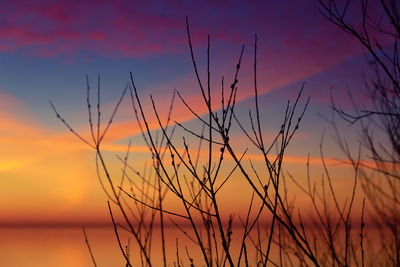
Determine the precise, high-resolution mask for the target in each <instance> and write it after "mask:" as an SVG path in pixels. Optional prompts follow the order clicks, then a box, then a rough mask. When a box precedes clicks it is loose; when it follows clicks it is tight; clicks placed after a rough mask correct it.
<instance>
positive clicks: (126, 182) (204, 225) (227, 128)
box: [50, 3, 397, 266]
mask: <svg viewBox="0 0 400 267" xmlns="http://www.w3.org/2000/svg"><path fill="white" fill-rule="evenodd" d="M322 4H323V3H322ZM323 7H326V8H327V10H330V9H329V8H330V6H329V5H325V6H324V5H323ZM333 10H335V9H333ZM186 26H187V37H188V45H189V50H190V56H191V60H192V64H193V68H194V73H195V78H196V80H197V83H198V87H199V92H200V94H201V101H202V104H203V105H204V106H205V108H206V113H205V114H201V113H198V112H196V111H195V109H194V108H193V107H191V106H190V105H189V104H188V102H187V101H186V100H185V97H184V96H183V95H182V94H181V93H180V92H179V91H175V92H174V94H173V96H172V101H171V105H170V109H169V113H168V115H167V118H166V120H163V116H161V115H160V112H159V110H158V108H157V105H156V101H155V99H154V98H153V96H150V101H151V107H152V111H153V114H152V115H151V114H148V113H146V112H145V110H144V104H143V101H142V98H141V97H140V96H139V92H138V89H137V87H136V84H135V80H134V77H133V74H132V73H131V74H130V78H131V80H130V84H128V85H127V87H126V88H125V90H124V91H123V93H122V95H121V97H120V99H119V101H118V102H117V104H116V106H115V109H114V110H113V112H112V114H111V117H110V119H109V120H108V123H107V124H106V125H105V127H103V126H102V125H101V110H100V106H101V105H100V86H98V89H97V105H96V110H97V116H93V114H92V112H93V108H92V106H91V98H90V87H89V83H88V85H87V110H88V121H89V127H90V133H91V140H88V139H86V138H84V137H82V136H81V135H80V134H79V133H77V132H76V131H75V130H74V129H73V128H72V127H71V126H70V125H69V124H68V123H67V122H66V121H65V120H64V119H63V118H62V117H61V116H60V115H59V112H58V111H57V110H56V108H55V106H54V105H53V104H52V103H50V104H51V106H52V108H53V109H54V111H55V113H56V115H57V117H58V118H59V119H60V120H61V121H62V123H64V125H65V126H66V127H67V128H68V129H69V130H70V131H71V132H72V133H73V134H75V135H76V136H77V137H78V138H79V139H80V140H81V141H83V142H84V143H86V144H87V145H88V146H90V147H91V148H92V149H93V150H94V151H95V153H96V167H97V175H98V178H99V181H100V184H101V186H102V188H103V190H104V192H105V193H106V194H107V196H108V198H109V201H108V208H109V213H110V216H111V220H112V224H113V226H114V227H113V228H114V232H115V236H116V238H117V242H118V245H119V247H120V250H121V253H122V255H123V257H124V259H125V261H126V265H127V266H134V265H137V264H141V265H142V266H156V265H157V264H160V263H154V262H153V259H152V237H153V233H154V232H155V231H154V228H155V223H156V222H158V223H159V225H160V229H161V243H162V264H163V265H164V266H167V265H168V264H171V262H174V264H175V265H177V266H184V265H190V266H195V265H197V264H200V265H202V266H204V265H206V266H225V265H229V266H243V265H244V266H252V265H255V266H267V265H269V264H272V265H274V266H308V265H314V266H325V265H331V266H350V265H361V266H364V264H365V262H366V258H367V257H366V256H365V254H366V253H365V248H366V243H365V238H364V234H365V227H364V202H363V208H362V212H361V220H360V223H359V224H360V228H359V229H357V230H356V232H357V234H359V236H358V237H357V236H356V237H354V230H353V229H354V223H353V221H352V218H353V215H354V211H353V204H354V201H355V194H356V189H357V181H358V180H359V177H360V176H362V175H364V172H362V170H361V168H360V167H361V165H362V161H361V160H360V153H359V154H358V157H356V158H352V157H350V155H351V154H350V152H349V150H348V148H347V146H346V145H345V144H344V145H343V150H344V151H345V152H346V153H347V155H349V157H350V161H349V162H350V163H351V164H352V166H353V167H354V176H353V178H354V183H353V187H352V191H351V195H350V196H349V199H348V200H346V201H342V200H340V199H338V197H337V195H336V192H335V190H334V181H333V178H332V176H331V174H330V172H329V170H328V168H327V166H326V164H325V161H324V157H323V153H322V141H321V160H322V162H323V166H324V171H325V173H324V177H325V178H323V179H322V180H321V182H320V183H317V182H314V181H313V180H312V177H311V176H312V175H311V174H310V169H309V164H308V165H307V172H308V175H307V177H306V183H305V185H304V184H303V183H302V182H301V181H300V179H299V177H296V176H292V175H291V174H288V175H287V176H286V175H284V172H283V167H284V159H285V155H286V154H285V153H286V149H287V147H288V145H289V144H290V142H291V141H292V139H293V136H294V135H295V133H296V132H297V130H298V129H299V125H300V122H301V120H302V118H303V116H304V114H305V111H306V108H307V105H308V102H309V99H307V100H306V101H305V103H304V105H303V107H302V108H299V106H300V105H301V104H300V103H301V95H302V92H303V87H304V85H303V86H302V87H301V89H300V91H299V94H298V96H297V98H296V99H295V100H294V101H293V102H290V101H288V102H287V104H286V107H285V110H284V112H283V119H282V123H281V127H280V128H279V129H277V131H276V135H275V137H274V138H273V139H272V140H268V141H269V142H267V139H266V138H265V135H264V134H263V131H262V124H263V123H265V122H266V118H263V119H261V118H262V117H263V115H262V114H260V112H261V111H260V103H259V96H258V84H257V36H255V41H254V69H253V71H254V79H253V82H254V84H253V86H254V106H253V107H252V109H251V110H249V112H248V120H247V122H244V121H242V120H241V119H240V118H241V116H240V114H238V113H237V111H236V101H237V98H236V97H237V92H238V90H240V88H239V81H238V73H239V71H240V68H241V62H242V56H243V51H244V47H242V49H241V52H240V56H239V59H238V62H237V64H236V66H235V68H234V75H233V79H232V81H231V83H230V87H229V88H228V89H227V88H225V79H224V77H222V78H221V88H220V89H219V92H220V96H221V97H220V99H216V98H217V97H218V95H217V94H216V93H215V92H216V89H215V88H212V87H211V78H210V37H208V40H207V41H208V43H207V69H206V73H207V78H206V80H202V79H201V78H200V74H199V69H198V66H197V61H196V58H195V54H194V51H193V45H192V40H191V36H190V31H189V23H188V20H186ZM98 83H99V84H100V81H98ZM126 95H127V97H128V98H129V100H130V104H131V106H132V113H133V116H134V117H135V119H136V120H137V122H138V127H139V128H140V130H141V133H142V137H143V139H144V141H145V143H146V145H147V147H148V149H149V152H150V153H151V167H150V169H151V171H148V170H147V168H144V170H143V171H142V172H139V171H137V170H136V169H135V168H134V167H133V164H132V162H131V161H129V154H130V145H128V148H127V153H126V155H125V156H124V157H123V158H121V157H118V159H119V160H120V162H121V164H122V176H121V178H120V179H118V180H116V179H115V177H112V175H111V171H110V170H109V165H108V164H107V162H106V159H105V156H104V152H103V150H102V142H103V140H104V136H105V135H106V133H107V131H108V129H109V128H110V125H111V124H112V122H113V119H114V117H115V114H116V112H117V110H118V108H119V106H120V104H121V101H122V99H123V98H124V97H125V96H126ZM175 98H178V99H179V100H180V101H181V103H182V104H183V105H184V106H185V107H186V108H187V110H188V112H191V113H192V115H193V117H194V118H195V120H196V121H197V123H198V125H200V126H201V130H195V129H191V128H189V127H187V126H185V125H183V124H182V123H180V122H176V121H174V122H173V120H172V118H171V111H172V110H173V107H174V103H175V101H176V100H175ZM337 110H339V109H338V108H337ZM340 114H342V115H343V116H346V113H344V112H341V113H340ZM376 115H382V114H379V113H378V114H376ZM150 116H152V117H151V118H153V119H154V120H155V121H156V123H157V125H158V129H156V130H154V129H153V128H151V127H150V125H149V122H150V121H151V118H150ZM94 117H96V118H97V121H94V119H93V118H94ZM172 122H173V123H172ZM234 128H237V129H238V130H239V131H241V132H242V133H243V136H244V137H245V138H244V139H247V140H248V143H249V147H248V148H243V147H241V146H238V145H237V144H235V142H233V141H232V138H230V137H231V136H232V132H233V129H234ZM177 131H181V132H183V133H182V134H179V135H178V136H177V134H176V132H177ZM249 149H251V150H252V151H256V153H257V156H259V157H260V158H261V159H262V164H255V163H254V162H253V161H252V160H251V157H250V156H249V155H248V150H249ZM233 175H235V176H236V177H237V178H238V179H242V181H243V182H244V183H245V184H246V185H247V186H248V188H250V191H248V195H246V198H247V199H248V200H249V206H248V208H247V211H246V214H245V215H243V214H234V213H232V211H230V210H226V209H224V208H223V207H222V206H221V195H222V192H224V190H225V189H226V185H227V184H229V183H230V182H231V178H232V176H233ZM287 177H289V179H288V178H287ZM363 177H364V176H363ZM364 180H367V179H364ZM104 181H105V182H104ZM138 181H139V183H138ZM396 181H397V180H396ZM290 182H293V183H294V184H296V185H297V186H298V187H299V188H300V189H301V190H302V191H303V193H304V194H305V195H306V196H307V197H308V199H309V201H310V202H309V203H310V206H309V207H310V209H308V210H306V211H304V210H302V209H301V207H300V206H299V205H296V202H295V201H294V200H293V195H291V194H290V192H289V186H288V183H290ZM366 184H367V183H366ZM243 193H246V192H245V191H244V192H243ZM167 198H168V199H171V200H173V201H174V203H175V206H174V209H173V210H170V207H169V206H168V205H166V199H167ZM115 208H117V210H119V213H120V215H121V217H117V216H115V214H114V212H115ZM113 210H114V211H113ZM386 210H387V209H383V211H386ZM385 214H386V213H385ZM167 221H168V222H169V223H171V225H174V226H175V227H176V228H177V229H178V230H180V231H181V232H182V233H183V234H184V236H185V237H186V238H187V239H188V240H189V241H191V242H193V244H194V246H195V247H197V248H198V249H199V251H200V252H201V257H202V258H201V259H194V258H193V256H192V255H191V251H189V250H188V249H187V247H185V253H182V250H181V249H180V248H179V241H178V239H176V255H168V254H167V250H166V245H165V240H166V238H167V236H168V229H167V228H166V227H165V226H166V224H167ZM234 225H240V227H234ZM187 226H189V228H187ZM188 229H189V230H188ZM121 230H124V231H126V232H128V233H129V234H130V235H132V236H133V240H134V241H135V244H136V246H137V247H138V251H139V255H140V257H132V256H131V255H132V254H130V250H129V245H128V248H126V247H124V245H123V242H122V240H121V238H120V231H121ZM234 231H235V234H236V235H238V236H240V239H239V242H240V249H239V250H235V249H233V247H232V243H233V233H234ZM85 237H86V233H85ZM169 238H170V237H169ZM86 242H87V244H88V248H89V252H90V254H91V256H92V259H93V262H94V264H95V261H94V257H93V254H92V250H91V248H90V246H89V242H88V241H87V238H86ZM392 244H394V243H392ZM387 248H388V249H392V248H391V247H387ZM251 251H253V252H255V253H254V254H255V257H254V255H252V252H251ZM185 255H186V257H187V261H186V263H187V264H185V263H184V260H183V258H184V257H185ZM390 255H392V254H390ZM200 260H201V263H199V262H197V261H200Z"/></svg>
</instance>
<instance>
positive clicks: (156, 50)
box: [0, 0, 368, 224]
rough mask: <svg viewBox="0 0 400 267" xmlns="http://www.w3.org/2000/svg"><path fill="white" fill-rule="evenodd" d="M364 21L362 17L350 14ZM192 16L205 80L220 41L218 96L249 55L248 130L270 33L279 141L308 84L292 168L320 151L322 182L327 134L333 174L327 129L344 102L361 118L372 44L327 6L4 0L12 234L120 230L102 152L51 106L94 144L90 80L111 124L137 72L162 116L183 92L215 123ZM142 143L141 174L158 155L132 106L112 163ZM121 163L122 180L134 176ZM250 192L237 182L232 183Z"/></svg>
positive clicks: (2, 178) (2, 74)
mask: <svg viewBox="0 0 400 267" xmlns="http://www.w3.org/2000/svg"><path fill="white" fill-rule="evenodd" d="M352 10H358V6H357V5H355V6H350V11H352ZM185 16H188V18H189V22H190V29H191V35H192V41H193V46H194V50H195V54H196V59H197V60H198V64H199V67H200V74H201V76H202V77H203V78H206V68H205V66H206V65H205V63H206V49H207V34H210V38H211V54H210V59H211V62H210V65H211V80H212V86H213V90H214V91H213V92H214V93H215V94H216V95H218V96H219V88H220V83H221V77H222V75H224V77H225V79H226V81H227V82H226V84H227V85H229V84H230V83H231V82H232V80H233V74H234V71H235V65H236V62H237V60H238V57H239V55H240V50H241V45H242V44H244V46H245V50H244V57H243V64H242V66H241V70H240V73H239V76H238V80H239V85H238V103H237V105H238V111H239V112H241V113H242V114H244V115H243V119H244V120H246V118H247V117H246V114H247V110H248V109H249V108H250V107H252V106H253V101H254V100H253V98H252V97H253V90H254V89H253V69H252V68H253V58H254V35H255V34H257V35H258V52H257V53H258V54H257V60H258V78H259V79H258V85H259V92H260V103H261V105H262V107H261V111H262V114H263V115H262V123H263V132H264V134H265V138H266V139H268V140H270V139H271V138H272V137H273V135H274V134H275V133H276V131H277V129H279V126H280V123H281V122H282V118H283V114H284V110H285V105H286V101H287V100H288V99H292V100H293V99H294V98H295V97H296V95H297V93H298V91H299V89H300V88H301V85H302V83H303V82H304V83H305V89H304V93H303V97H302V99H301V106H302V105H304V103H305V101H306V99H307V97H308V96H310V98H311V102H310V106H309V108H308V110H307V112H306V115H305V118H304V121H303V122H302V124H301V126H300V129H299V132H298V134H297V135H296V138H295V139H294V141H293V143H292V145H291V146H290V148H289V150H288V154H287V160H286V163H287V169H288V170H290V171H299V173H304V170H305V162H306V158H307V155H308V154H309V153H310V155H311V157H312V159H313V160H312V161H311V163H312V164H311V165H313V166H315V175H316V176H320V172H321V166H320V165H321V162H320V161H319V160H318V157H319V155H320V151H319V146H320V140H321V137H322V134H323V133H324V132H325V141H324V154H325V156H326V157H327V158H329V159H332V161H327V162H328V164H331V165H335V161H334V160H333V159H338V158H339V159H340V158H341V157H344V156H343V155H342V154H341V153H340V149H339V148H338V147H337V146H336V144H335V141H334V139H333V137H332V134H333V133H332V126H331V125H330V124H329V123H328V122H327V119H330V118H331V115H332V111H331V109H330V108H329V105H330V92H331V89H332V90H333V91H332V92H333V95H334V98H335V101H337V103H340V105H342V106H343V107H345V108H350V103H349V101H348V99H347V91H346V90H350V91H351V92H352V93H353V94H354V95H355V96H356V97H357V101H359V103H364V102H365V101H367V99H368V97H367V96H366V95H365V93H364V94H363V92H364V91H363V86H364V81H363V72H366V71H368V66H367V65H366V61H365V58H364V56H363V54H362V52H363V50H362V49H361V47H360V45H359V44H358V42H357V41H356V40H354V39H353V38H352V37H351V36H350V35H347V34H346V33H344V32H342V31H340V30H339V29H338V28H337V27H335V26H334V25H332V24H331V23H329V22H327V21H326V19H325V18H323V16H322V15H321V14H320V12H319V6H318V3H317V1H296V0H293V1H196V2H195V1H168V3H167V1H157V3H155V2H154V1H152V4H150V3H149V1H84V2H83V1H62V2H56V1H45V0H37V1H25V0H22V1H2V2H1V7H0V213H1V215H0V224H41V223H44V224H57V223H61V224H68V223H75V224H82V223H102V222H108V221H109V218H108V214H107V212H105V211H106V196H105V194H104V193H103V191H102V190H101V187H100V185H99V183H98V180H97V178H96V172H95V164H94V162H95V161H94V160H95V153H94V152H93V151H92V150H91V149H90V148H89V147H88V146H86V145H85V144H83V143H82V142H80V141H79V140H78V139H77V138H76V137H75V136H73V135H72V134H71V133H70V132H69V131H68V129H66V128H65V127H64V125H62V123H61V122H60V121H59V120H57V118H56V116H55V113H54V112H53V110H52V109H51V107H50V105H49V100H51V101H52V102H53V103H54V104H55V105H56V107H57V109H58V110H59V111H60V113H61V114H62V115H63V117H64V118H65V119H66V120H68V122H70V124H71V125H72V126H73V127H74V129H76V130H77V131H78V132H79V133H81V134H82V135H83V136H89V133H90V132H89V127H88V119H87V110H86V75H88V77H89V82H90V86H91V88H92V89H93V91H94V90H95V89H96V88H97V75H100V77H101V83H100V84H101V94H102V95H101V103H102V107H103V111H104V117H103V118H104V122H106V118H107V117H108V116H109V114H110V113H111V111H112V108H113V106H114V104H115V102H116V101H117V100H118V98H119V96H120V94H121V93H122V91H123V89H124V88H125V86H126V84H127V83H129V79H130V77H129V72H130V71H132V72H133V75H134V78H135V82H136V85H137V87H138V90H139V93H140V95H141V97H142V98H143V101H144V103H147V106H145V111H146V112H147V113H148V114H151V112H152V110H151V107H150V105H149V103H150V102H149V101H148V97H149V95H150V94H152V95H153V96H154V98H155V101H156V104H157V106H158V108H159V109H160V110H162V111H166V110H168V105H169V103H170V99H171V96H172V92H173V90H174V89H177V90H179V92H180V93H181V94H182V95H183V97H185V98H186V99H188V102H189V103H190V104H191V105H192V106H193V107H194V108H195V109H196V111H197V112H199V114H205V113H204V112H205V111H206V107H205V105H204V103H203V102H201V95H200V91H199V89H198V86H197V83H196V78H195V76H194V72H193V67H192V65H191V61H190V53H189V48H188V44H187V35H186V25H185ZM228 81H229V82H228ZM216 102H217V101H216ZM216 110H217V107H216ZM172 114H173V118H174V120H176V121H179V122H182V123H185V125H188V126H193V127H196V125H195V123H194V122H193V119H194V118H193V116H192V115H191V114H190V112H188V111H187V110H185V108H184V107H183V105H182V104H181V103H178V102H177V104H176V105H175V110H174V111H173V113H172ZM324 118H325V119H324ZM154 125H155V124H154ZM338 126H339V128H340V129H341V132H342V133H343V135H345V136H350V137H349V138H355V137H354V135H353V133H354V132H355V128H352V127H349V126H348V125H347V124H346V123H344V122H343V121H340V120H339V119H338ZM154 127H156V126H154ZM232 138H233V140H237V142H240V140H241V138H243V134H242V133H241V132H240V131H236V132H234V133H233V134H232ZM128 140H132V159H134V162H133V165H134V166H135V168H137V169H140V168H142V166H143V163H144V161H145V160H146V159H148V158H149V155H150V154H149V153H148V152H147V150H146V147H144V143H143V142H142V141H141V135H140V131H139V129H138V127H137V125H136V123H135V119H134V116H133V113H132V109H131V106H130V102H129V101H128V99H125V100H124V101H123V102H122V105H121V108H120V110H119V113H118V114H117V120H116V121H115V123H114V124H113V125H112V126H111V129H110V131H109V133H108V135H107V137H106V140H105V143H104V146H103V147H104V149H105V150H106V151H109V152H111V153H110V154H111V155H114V154H118V155H123V154H124V151H125V150H126V144H127V143H128ZM111 158H112V159H114V161H113V162H114V163H111V164H112V166H113V168H115V169H116V171H115V173H118V171H119V170H120V165H118V164H117V161H115V157H114V156H110V159H111ZM113 164H114V165H113ZM342 171H343V172H345V171H346V170H342ZM349 175H350V176H351V173H350V172H349ZM240 183H241V181H236V180H233V181H232V185H230V186H232V188H235V186H238V185H240ZM337 184H338V186H339V188H340V182H338V183H337Z"/></svg>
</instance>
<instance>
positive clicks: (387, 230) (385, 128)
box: [320, 0, 400, 266]
mask: <svg viewBox="0 0 400 267" xmlns="http://www.w3.org/2000/svg"><path fill="white" fill-rule="evenodd" d="M352 2H354V1H346V2H345V3H342V4H343V5H340V3H339V1H334V0H329V1H323V0H320V3H321V13H322V14H323V15H324V16H325V18H326V19H327V20H329V21H330V22H332V23H333V24H335V25H336V26H338V27H339V28H340V29H341V30H343V31H345V32H346V33H348V34H350V35H351V36H352V37H354V38H355V39H356V40H358V41H359V43H360V44H361V45H362V47H363V48H364V49H365V54H366V58H367V60H368V63H369V66H370V70H371V74H369V75H367V76H366V78H365V93H366V94H368V95H369V99H370V102H371V104H370V105H366V104H362V103H359V102H356V101H354V100H353V98H352V95H350V98H351V99H352V103H353V110H352V111H347V110H344V109H343V108H342V107H341V106H340V104H338V103H336V102H335V101H334V100H332V106H333V109H334V110H335V111H336V114H338V115H340V116H341V117H342V118H343V119H344V120H346V121H347V122H349V123H350V124H358V125H359V126H360V127H361V130H362V131H361V134H360V137H361V139H362V143H363V147H364V148H365V149H366V151H367V153H368V155H367V156H368V157H369V158H370V159H371V160H373V161H374V164H373V165H371V164H369V165H367V164H359V166H357V167H360V172H361V176H360V177H361V178H362V179H361V181H362V185H363V189H364V192H365V194H366V196H367V198H368V199H369V200H370V201H369V203H368V204H369V205H371V210H370V213H371V216H372V217H373V218H374V221H375V223H376V224H377V225H378V226H379V227H380V230H381V236H382V238H381V240H382V248H381V253H382V254H384V255H385V258H386V261H385V262H383V263H382V264H385V265H392V266H400V198H399V197H400V195H399V192H400V176H399V164H400V76H399V74H400V62H399V50H398V49H399V48H398V43H399V40H400V10H399V2H398V1H396V0H379V1H366V0H361V2H360V8H359V11H360V13H359V14H350V13H349V9H350V7H351V5H352V4H353V3H352ZM351 17H353V18H354V17H357V18H359V20H358V21H354V20H353V21H351V20H350V18H351ZM342 144H343V143H342ZM346 154H347V155H348V157H349V158H350V159H351V155H350V153H349V152H348V151H346Z"/></svg>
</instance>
